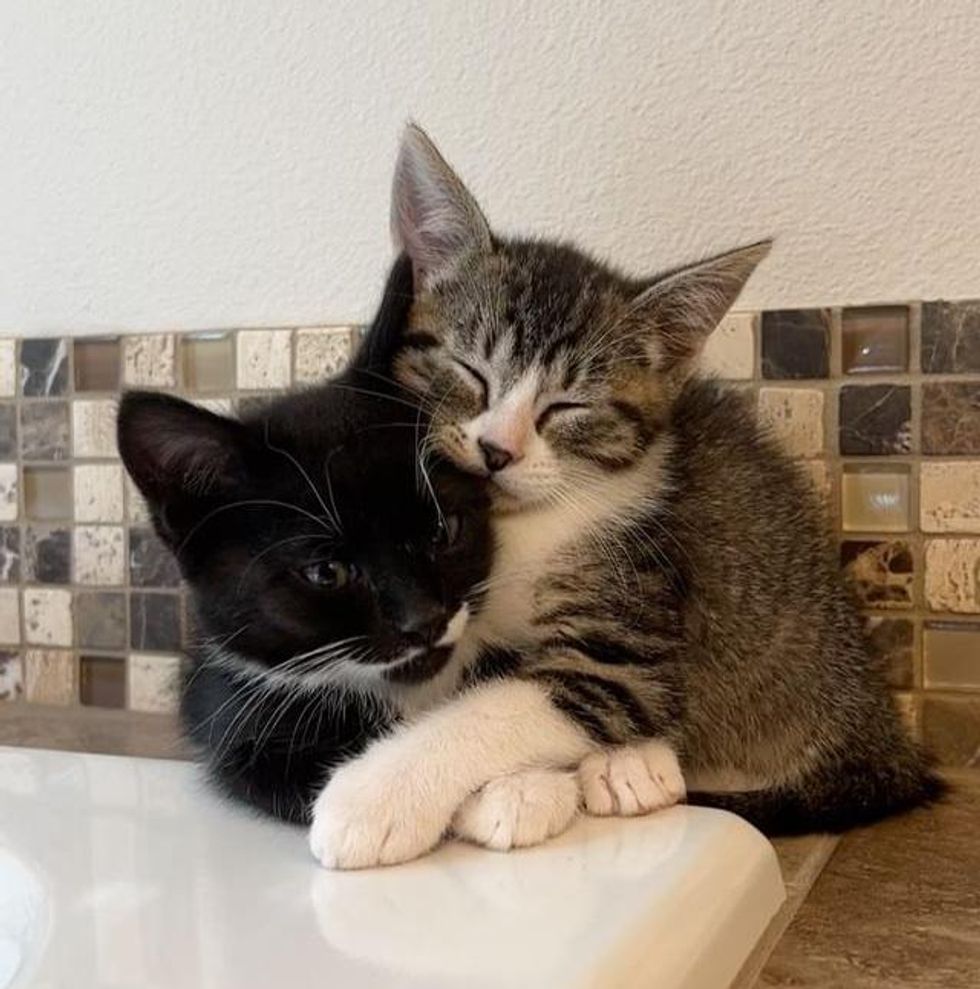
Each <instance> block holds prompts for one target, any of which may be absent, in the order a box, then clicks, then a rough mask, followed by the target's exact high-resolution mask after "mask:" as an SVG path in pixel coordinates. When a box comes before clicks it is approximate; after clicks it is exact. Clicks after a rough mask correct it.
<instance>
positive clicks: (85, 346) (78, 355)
mask: <svg viewBox="0 0 980 989" xmlns="http://www.w3.org/2000/svg"><path fill="white" fill-rule="evenodd" d="M73 354H74V359H75V391H76V392H93V391H108V392H115V391H118V389H119V379H120V375H121V369H122V347H121V345H120V342H119V338H118V337H83V338H81V339H79V340H75V341H74V343H73Z"/></svg>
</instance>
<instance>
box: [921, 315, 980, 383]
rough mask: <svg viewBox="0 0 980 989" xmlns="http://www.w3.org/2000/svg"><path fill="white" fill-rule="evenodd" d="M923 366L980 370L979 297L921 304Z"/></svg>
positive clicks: (933, 371)
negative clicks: (962, 300) (965, 300)
mask: <svg viewBox="0 0 980 989" xmlns="http://www.w3.org/2000/svg"><path fill="white" fill-rule="evenodd" d="M922 370H923V371H924V372H925V373H926V374H945V373H953V372H963V371H980V300H973V301H971V302H924V303H923V304H922Z"/></svg>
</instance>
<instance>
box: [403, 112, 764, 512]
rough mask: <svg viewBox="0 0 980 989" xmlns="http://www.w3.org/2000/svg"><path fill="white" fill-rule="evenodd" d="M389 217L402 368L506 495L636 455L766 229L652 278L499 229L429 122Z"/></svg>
mask: <svg viewBox="0 0 980 989" xmlns="http://www.w3.org/2000/svg"><path fill="white" fill-rule="evenodd" d="M392 231H393V235H394V237H395V240H396V242H397V243H398V245H399V246H400V247H401V248H402V249H403V250H404V251H405V252H406V254H407V255H408V256H409V258H410V259H411V261H412V266H413V269H414V274H415V292H416V297H415V305H414V307H413V310H412V314H411V318H410V323H409V329H408V332H407V334H406V337H405V340H404V344H403V347H402V350H401V352H400V353H399V354H398V356H397V358H396V360H395V375H396V377H397V378H398V379H399V380H400V381H401V382H402V383H404V384H405V385H406V386H408V387H410V388H412V389H413V390H415V391H417V392H419V393H420V394H422V395H424V396H425V397H426V400H427V402H428V406H429V408H430V410H431V413H432V416H433V436H434V438H435V440H436V442H437V444H438V446H439V448H440V449H441V450H442V451H443V453H445V454H446V455H447V456H448V457H449V458H451V459H452V460H453V461H454V462H455V463H456V464H458V465H459V466H460V467H462V468H463V469H464V470H467V471H470V472H473V473H478V474H484V475H489V476H491V477H492V478H493V481H494V482H495V485H496V487H497V489H498V491H499V492H502V493H503V494H504V495H505V498H504V499H503V503H504V504H507V503H513V504H520V505H526V504H533V503H536V502H540V501H547V500H549V499H560V498H561V497H562V496H563V495H564V494H565V493H571V492H573V491H574V490H575V489H576V488H578V487H579V486H580V485H581V484H582V483H587V482H588V481H589V480H591V479H594V478H597V477H599V476H601V475H608V473H609V472H611V471H613V472H615V471H621V470H624V469H627V468H629V467H631V466H632V465H634V464H635V463H636V462H637V461H638V460H639V459H640V458H641V457H642V456H643V455H644V453H646V451H647V450H648V449H649V448H650V446H651V444H652V443H653V442H654V441H655V440H656V438H657V436H658V435H659V434H660V433H661V431H662V429H663V427H664V424H665V423H666V421H667V419H668V417H669V413H670V407H671V403H672V401H673V398H674V397H675V396H676V394H677V393H678V391H679V388H680V386H681V384H683V381H684V380H685V378H686V376H687V375H688V374H689V373H690V371H691V369H692V367H693V365H694V363H695V358H696V357H697V355H698V353H699V351H700V349H701V346H702V345H703V343H704V341H705V339H706V338H707V336H708V334H709V333H710V332H711V331H712V330H713V329H714V328H715V326H717V324H718V323H719V322H720V320H721V318H722V316H723V315H724V314H725V312H726V311H727V310H728V308H729V306H730V305H731V304H732V302H733V301H734V300H735V298H736V296H737V295H738V293H739V291H740V290H741V288H742V286H743V285H744V284H745V281H746V279H747V278H748V277H749V275H750V274H751V273H752V271H753V269H754V268H755V266H756V265H757V264H758V263H759V261H761V260H762V258H763V257H765V255H766V254H767V253H768V250H769V243H768V242H765V243H760V244H754V245H752V246H750V247H745V248H742V249H740V250H736V251H732V252H730V253H728V254H724V255H721V256H719V257H714V258H710V259H709V260H707V261H703V262H700V263H698V264H694V265H690V266H688V267H685V268H681V269H678V270H676V271H673V272H669V273H667V274H663V275H660V276H657V277H656V278H652V279H646V280H643V281H638V280H633V279H628V278H624V277H622V276H621V275H619V274H617V273H616V272H614V271H612V270H611V269H610V268H608V267H607V266H605V265H602V264H599V263H597V262H596V261H594V260H592V259H590V258H588V257H586V256H585V255H584V254H582V253H580V252H579V251H577V250H575V249H573V248H571V247H567V246H562V245H556V244H551V243H547V242H536V241H522V240H506V239H503V238H500V237H498V236H496V235H494V234H493V233H492V232H491V230H490V227H489V226H488V224H487V222H486V220H485V218H484V216H483V213H482V212H481V210H480V207H479V206H478V205H477V203H476V200H475V199H474V198H473V197H472V196H471V195H470V193H469V192H468V191H467V190H466V188H465V186H464V185H463V183H462V182H461V181H460V179H459V178H458V177H457V176H456V174H455V173H454V172H453V171H452V169H451V168H450V167H449V165H448V164H447V163H446V162H445V160H444V159H443V158H442V157H441V155H440V154H439V152H438V151H437V150H436V148H435V146H434V145H433V144H432V143H431V141H430V140H429V139H428V137H426V135H425V134H424V132H423V131H421V130H420V129H419V128H417V127H414V126H410V127H409V128H408V130H407V131H406V134H405V137H404V140H403V142H402V147H401V151H400V154H399V158H398V163H397V165H396V169H395V180H394V187H393V195H392Z"/></svg>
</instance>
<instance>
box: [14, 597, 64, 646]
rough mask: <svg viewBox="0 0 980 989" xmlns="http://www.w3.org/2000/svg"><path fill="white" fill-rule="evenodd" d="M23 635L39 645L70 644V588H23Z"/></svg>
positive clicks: (28, 640)
mask: <svg viewBox="0 0 980 989" xmlns="http://www.w3.org/2000/svg"><path fill="white" fill-rule="evenodd" d="M24 638H25V639H26V640H27V642H30V643H31V644H33V645H39V646H70V645H71V644H72V639H73V638H74V636H73V635H72V617H71V591H68V590H64V589H62V588H55V587H27V588H25V589H24Z"/></svg>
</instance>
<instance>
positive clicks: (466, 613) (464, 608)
mask: <svg viewBox="0 0 980 989" xmlns="http://www.w3.org/2000/svg"><path fill="white" fill-rule="evenodd" d="M469 620H470V606H469V605H468V604H463V605H461V606H460V608H459V610H458V611H457V612H456V614H455V615H453V617H452V618H450V619H449V624H448V625H447V626H446V631H445V632H443V633H442V638H441V639H440V640H439V641H438V642H437V643H436V645H437V646H454V645H456V643H457V642H459V640H460V638H461V637H462V635H463V629H465V628H466V623H467V622H468V621H469Z"/></svg>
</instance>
